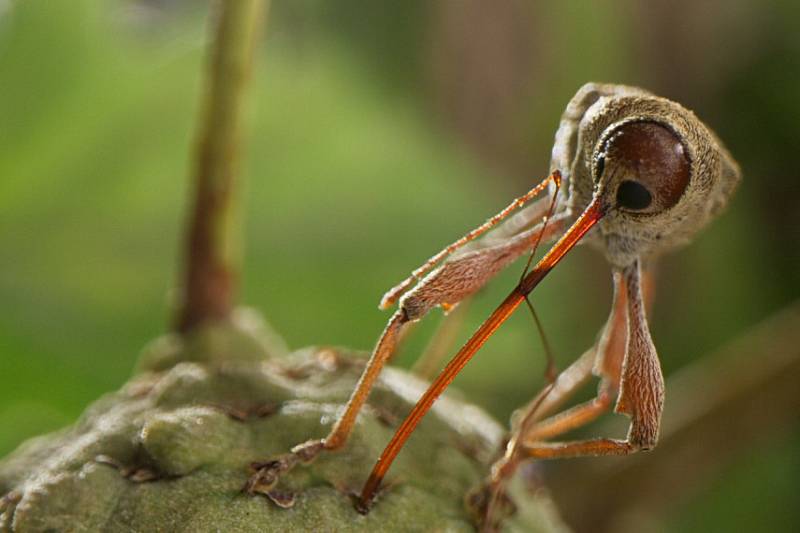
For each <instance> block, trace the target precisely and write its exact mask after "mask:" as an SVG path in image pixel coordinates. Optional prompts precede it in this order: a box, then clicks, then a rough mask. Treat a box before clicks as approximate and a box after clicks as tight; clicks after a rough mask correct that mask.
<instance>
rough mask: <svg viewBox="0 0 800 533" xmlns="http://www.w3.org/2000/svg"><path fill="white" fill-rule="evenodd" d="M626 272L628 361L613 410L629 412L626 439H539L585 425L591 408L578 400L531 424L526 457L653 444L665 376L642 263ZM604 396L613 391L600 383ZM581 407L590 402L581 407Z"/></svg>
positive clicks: (606, 451)
mask: <svg viewBox="0 0 800 533" xmlns="http://www.w3.org/2000/svg"><path fill="white" fill-rule="evenodd" d="M622 275H623V277H624V281H625V288H626V292H627V293H628V294H629V298H628V299H627V300H628V302H627V319H628V323H629V325H630V327H629V328H628V329H629V332H628V335H627V349H626V351H625V357H624V361H623V364H622V366H621V367H617V368H618V369H619V384H620V389H619V391H620V392H619V397H618V400H617V405H616V407H615V411H616V412H618V413H624V414H626V415H628V416H629V417H630V418H631V426H630V429H629V431H628V436H627V439H626V440H624V441H619V440H613V439H592V440H586V441H576V442H563V443H542V442H540V441H541V439H544V438H549V437H552V436H555V435H556V434H558V433H561V432H560V431H557V430H558V429H572V428H574V427H578V426H579V425H582V424H581V422H582V419H583V418H585V417H586V416H587V415H588V413H587V411H591V410H592V408H591V407H588V406H579V407H578V408H576V409H572V410H569V411H566V412H564V413H562V414H561V415H557V416H556V417H553V418H552V419H549V420H547V421H544V422H540V423H539V424H537V425H536V426H535V427H534V428H532V430H531V431H530V432H529V433H528V434H526V435H525V438H524V444H525V455H526V456H527V457H534V458H539V459H549V458H557V457H577V456H582V455H624V454H627V453H631V452H633V451H637V450H647V449H650V448H652V447H653V446H655V444H656V441H657V440H658V430H659V426H660V421H661V410H662V407H663V403H664V380H663V377H662V375H661V367H660V365H659V362H658V358H657V355H656V352H655V348H654V347H653V342H652V340H651V338H650V332H649V329H648V327H647V321H646V318H645V314H644V298H643V296H642V290H641V283H640V280H641V278H642V275H641V272H640V268H639V265H638V263H636V264H634V265H632V266H631V267H628V268H626V269H625V271H624V273H623V274H622ZM615 307H616V306H615ZM612 319H613V316H612ZM606 362H607V363H608V362H609V361H606ZM615 370H616V369H615ZM611 378H612V379H610V380H609V381H610V382H611V383H613V381H614V380H613V376H611ZM604 398H609V397H608V396H607V395H605V394H604V392H603V387H602V386H601V393H600V395H599V396H598V398H597V399H596V400H595V402H601V401H602V400H603V399H604ZM609 400H610V398H609ZM589 403H590V404H591V403H592V402H589ZM602 403H603V404H604V406H605V407H607V406H608V405H609V403H608V400H606V401H605V402H602ZM581 407H586V408H585V409H581ZM537 441H539V442H537Z"/></svg>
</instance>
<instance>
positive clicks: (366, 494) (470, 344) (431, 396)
mask: <svg viewBox="0 0 800 533" xmlns="http://www.w3.org/2000/svg"><path fill="white" fill-rule="evenodd" d="M604 214H605V212H604V210H603V208H602V206H601V204H600V202H599V200H597V199H595V200H593V201H592V202H591V203H590V205H589V206H587V208H586V210H585V211H584V212H583V213H582V214H581V216H579V217H578V219H577V220H576V221H575V223H574V224H573V225H572V226H571V227H570V228H569V230H567V231H566V232H565V233H564V235H562V237H561V238H560V239H559V240H558V242H557V243H556V244H555V245H554V246H553V247H552V248H551V249H550V250H549V251H548V252H547V253H546V254H545V255H544V257H543V258H542V259H541V260H540V261H539V263H538V264H537V265H536V267H535V268H534V269H533V270H532V271H531V272H530V273H528V274H527V275H526V276H525V278H524V279H523V280H522V281H521V282H520V283H519V285H517V287H516V288H515V289H514V290H513V291H512V292H511V294H509V295H508V296H507V297H506V299H505V300H504V301H503V303H501V304H500V305H499V306H498V307H497V309H495V311H494V312H493V313H492V314H491V315H490V316H489V318H488V319H486V321H485V322H484V323H483V324H482V325H481V326H480V327H479V328H478V330H477V331H476V332H475V333H474V334H473V336H472V337H471V338H470V339H469V340H468V341H467V343H466V344H465V345H464V346H463V347H462V348H461V350H459V352H458V353H457V354H456V355H455V356H454V357H453V359H452V360H451V361H450V362H449V363H448V364H447V366H446V367H445V368H444V370H443V371H442V372H441V374H439V377H438V378H437V379H436V380H435V381H434V382H433V383H432V384H431V386H430V387H429V388H428V390H427V391H426V392H425V394H424V395H423V396H422V398H420V399H419V401H418V402H417V404H416V405H415V406H414V408H413V409H412V410H411V413H409V415H408V416H407V417H406V419H405V420H404V421H403V423H402V424H401V425H400V427H399V428H398V429H397V431H396V432H395V434H394V436H393V437H392V440H391V441H390V442H389V444H388V445H387V446H386V449H385V450H384V451H383V453H382V454H381V457H380V459H379V460H378V462H377V463H376V464H375V467H374V468H373V470H372V473H371V474H370V477H369V478H368V479H367V482H366V483H365V484H364V488H363V490H362V492H361V498H360V502H359V510H360V511H362V512H367V511H368V509H369V508H370V506H371V505H372V501H373V499H374V497H375V494H376V492H377V490H378V487H379V486H380V483H381V481H382V479H383V477H384V475H385V474H386V472H387V471H388V469H389V466H391V464H392V462H393V461H394V458H395V457H396V456H397V454H398V453H399V452H400V449H401V448H402V447H403V445H404V444H405V441H406V440H407V439H408V437H409V436H410V435H411V433H412V432H413V431H414V429H415V428H416V426H417V425H418V424H419V422H420V421H421V420H422V418H423V417H424V416H425V414H426V413H427V412H428V410H429V409H430V408H431V406H432V405H433V403H434V402H435V401H436V399H437V398H438V397H439V395H441V394H442V392H444V390H445V389H446V388H447V386H448V385H450V383H451V382H452V381H453V379H455V377H456V375H457V374H458V373H459V372H460V371H461V369H462V368H464V366H465V365H466V364H467V362H469V360H470V359H471V358H472V356H473V355H475V353H476V352H477V351H478V350H479V349H480V348H481V347H482V346H483V345H484V344H485V343H486V341H487V340H488V339H489V337H490V336H491V335H492V334H493V333H494V332H495V331H496V330H497V328H499V327H500V325H501V324H502V323H503V322H505V320H506V319H508V317H509V316H511V314H512V313H513V312H514V310H515V309H516V308H517V307H519V305H520V304H521V303H522V302H523V301H524V300H525V297H526V296H527V295H528V294H530V292H531V291H532V290H533V289H534V288H535V287H536V286H537V285H538V284H539V282H541V280H542V279H544V277H545V276H546V275H547V274H548V273H549V272H550V270H552V269H553V268H554V267H555V265H556V264H557V263H558V262H559V261H560V260H561V259H562V258H563V257H564V255H565V254H566V253H567V252H568V251H569V250H570V249H572V247H573V246H575V244H577V243H578V241H580V239H581V238H582V237H583V236H584V235H585V234H586V232H588V231H589V230H590V229H591V228H592V227H593V226H594V225H595V224H596V223H597V222H598V221H599V220H600V219H601V218H602V217H603V215H604Z"/></svg>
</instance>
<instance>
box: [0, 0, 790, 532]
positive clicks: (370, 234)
mask: <svg viewBox="0 0 800 533" xmlns="http://www.w3.org/2000/svg"><path fill="white" fill-rule="evenodd" d="M207 7H208V6H207V4H206V3H205V2H194V1H192V2H190V1H182V2H179V1H156V0H147V1H145V0H141V1H132V0H115V1H105V2H100V1H99V0H97V1H88V0H80V1H63V0H61V1H50V2H43V1H38V2H37V1H28V2H13V1H8V0H0V302H2V305H1V306H0V456H2V455H5V454H6V453H7V452H9V451H11V450H12V449H13V448H14V447H16V446H17V445H18V444H19V443H20V442H21V441H22V440H24V439H26V438H28V437H30V436H33V435H35V434H37V433H41V432H44V431H50V430H53V429H56V428H58V427H61V426H63V425H65V424H68V423H70V422H71V421H73V420H74V419H75V418H76V417H77V415H78V414H79V413H80V412H81V410H82V409H83V408H84V407H85V406H86V405H87V404H88V403H90V402H91V401H92V400H93V399H95V398H97V396H98V395H100V394H102V393H103V392H106V391H110V390H113V389H115V388H117V387H118V386H119V385H121V384H122V383H123V382H124V381H125V380H126V378H127V377H128V376H129V375H130V373H131V369H132V367H133V365H134V362H135V360H136V358H137V354H138V352H139V350H140V349H141V347H142V346H143V345H144V344H145V343H146V342H147V341H148V340H150V339H152V338H154V337H155V336H157V335H159V334H160V333H162V332H163V331H164V330H165V328H166V327H167V326H168V324H169V320H170V313H171V309H172V300H171V299H172V298H173V296H174V291H173V287H174V285H175V283H176V279H177V272H178V265H179V255H178V254H179V247H180V237H181V235H180V233H181V225H182V222H183V219H184V215H185V211H186V205H187V198H188V193H189V191H188V169H189V164H188V161H189V151H190V148H191V145H192V139H193V128H194V125H195V112H196V109H197V97H198V95H199V92H200V84H201V74H202V67H203V53H204V45H205V42H206V37H207V31H206V15H207ZM798 21H800V4H798V3H797V2H791V1H788V0H787V1H783V2H778V1H776V2H764V1H761V0H731V1H725V0H713V1H708V2H693V1H691V0H678V1H673V2H667V1H666V0H660V1H654V2H647V3H645V2H635V1H633V0H628V1H619V2H613V3H606V2H602V3H601V2H597V3H594V2H557V1H541V2H521V1H502V2H481V1H478V0H463V1H459V0H450V1H436V2H427V1H423V0H414V1H406V2H391V3H390V2H371V1H368V0H341V1H339V2H330V1H323V0H284V1H276V2H273V4H272V6H271V9H270V13H269V21H268V23H267V25H266V28H265V31H264V37H263V39H262V40H261V45H260V50H259V53H258V56H257V64H256V70H255V74H254V79H253V84H252V91H251V94H250V99H249V111H250V112H249V116H248V130H249V132H250V138H249V140H248V142H247V145H246V150H245V164H244V174H245V176H244V177H245V186H244V190H243V194H244V196H245V217H244V218H245V232H246V237H245V249H246V257H245V264H244V272H243V276H242V287H241V300H242V301H243V302H244V303H245V304H247V305H249V306H253V307H255V308H257V309H259V310H260V311H262V312H263V313H264V314H265V316H266V317H267V318H268V320H269V321H270V322H271V323H272V325H273V326H274V327H275V328H276V329H277V330H278V331H279V332H280V333H282V334H283V335H284V337H285V339H286V340H287V342H288V344H289V345H290V346H291V347H292V348H297V347H301V346H305V345H309V344H332V345H347V346H352V347H357V348H362V349H364V350H368V349H370V348H371V346H372V343H373V342H374V341H375V339H376V338H377V335H378V333H379V332H380V331H381V329H382V327H383V325H384V322H385V320H386V318H387V314H385V313H381V312H379V311H378V310H377V309H376V305H377V302H378V300H379V298H380V296H381V295H382V294H383V291H384V290H386V289H387V288H389V287H391V286H392V285H393V284H394V283H396V282H397V281H399V280H401V279H402V278H403V277H405V275H406V274H407V273H408V272H409V271H410V270H411V269H412V268H414V267H416V266H417V265H418V264H419V263H420V262H421V261H422V260H423V259H425V258H427V257H428V256H429V255H430V254H432V253H433V252H435V251H436V250H438V249H439V248H440V247H441V246H442V245H444V244H446V243H448V242H450V241H452V240H453V239H454V238H455V237H457V236H459V235H461V234H462V233H463V232H465V231H466V230H467V229H470V228H472V227H473V226H475V225H477V224H478V223H479V222H481V221H482V220H484V219H485V218H487V217H488V216H490V215H491V214H493V213H494V212H496V211H497V210H499V209H500V208H501V207H503V206H504V205H506V204H507V203H508V201H509V200H510V199H511V198H513V197H515V196H518V195H519V194H521V193H523V192H525V191H527V190H528V188H530V186H531V185H532V183H534V182H538V181H539V180H540V179H541V178H542V177H544V175H545V173H546V171H547V168H548V161H549V152H550V148H551V145H552V137H553V134H554V133H555V129H556V127H557V124H558V118H559V115H560V114H561V112H562V110H563V108H564V106H565V104H566V103H567V101H568V100H569V98H570V97H571V96H572V95H573V93H574V92H575V91H576V90H577V89H578V87H580V86H581V85H582V84H583V83H584V82H586V81H611V82H618V83H628V84H633V85H640V86H643V87H646V88H648V89H651V90H652V91H654V92H656V93H657V94H661V95H663V96H667V97H669V98H671V99H674V100H677V101H680V102H681V103H683V104H685V105H686V106H687V107H690V108H692V109H694V110H695V111H696V112H697V113H698V115H699V116H700V117H701V118H703V119H704V120H705V121H706V122H707V123H708V124H709V125H711V126H712V127H713V128H714V129H715V130H716V131H717V133H718V134H719V136H720V137H721V138H722V139H723V140H724V141H725V142H726V144H727V145H728V148H729V149H730V150H731V152H732V153H733V154H734V156H735V157H736V158H737V159H738V160H739V162H740V163H741V165H742V167H743V171H744V182H743V183H742V186H741V188H740V189H739V192H738V193H737V195H736V197H735V198H734V200H733V202H732V204H731V205H730V206H729V209H728V211H727V212H726V213H725V214H724V215H723V216H722V217H721V218H720V219H719V220H717V221H715V222H714V223H713V225H712V226H711V227H709V228H708V229H707V230H706V231H704V232H703V233H702V235H701V236H700V237H699V238H698V239H696V241H695V242H694V243H693V244H692V245H691V246H690V247H688V248H686V249H685V250H682V251H680V252H679V253H676V254H673V255H671V256H669V257H666V258H664V260H663V261H661V263H660V268H659V279H658V289H659V290H658V292H657V301H656V306H655V308H654V316H653V320H652V330H653V335H654V339H655V342H656V345H657V346H658V349H659V353H660V355H661V359H662V362H663V366H664V370H665V374H666V375H667V376H669V375H670V374H672V373H673V372H675V371H676V370H677V369H680V368H682V367H685V366H686V365H689V364H691V362H692V361H693V360H695V359H698V358H701V357H702V356H703V355H704V354H705V353H708V352H710V351H712V350H713V349H714V348H716V347H718V346H720V345H722V344H724V343H725V342H726V341H728V340H730V339H732V338H734V337H736V336H738V335H742V334H744V333H745V332H746V331H747V329H748V328H749V327H751V326H753V325H754V324H756V323H758V322H759V321H760V320H761V319H763V318H765V317H766V316H768V315H770V314H771V313H773V312H775V311H776V310H778V309H780V308H782V307H784V306H786V305H787V304H789V303H790V302H792V301H793V300H795V299H796V298H797V297H798V295H800V271H799V267H800V230H799V229H798V228H800V209H798V208H797V207H796V204H797V202H798V201H800V185H798V183H800V182H799V181H798V178H797V170H796V168H797V163H796V150H797V142H798V140H800V105H799V104H798V103H797V95H798V94H800V24H798ZM521 268H522V265H518V266H515V267H512V268H511V269H510V271H509V272H507V273H505V274H504V275H502V276H501V277H500V278H499V279H498V280H497V281H496V282H495V283H493V284H492V286H491V287H490V288H488V289H487V290H486V291H484V292H483V293H481V294H480V295H479V296H478V297H477V298H476V301H475V303H474V304H473V305H472V306H471V308H470V312H469V318H468V320H467V322H468V324H467V325H465V327H464V334H466V332H467V330H469V329H471V328H473V327H474V326H475V325H477V324H478V323H479V322H480V320H481V319H482V318H483V317H484V316H485V315H486V314H487V313H488V312H489V311H490V310H491V309H492V308H493V306H494V305H495V304H496V303H497V302H499V300H500V299H501V298H502V297H503V296H504V295H505V293H506V292H507V291H508V290H509V289H510V287H511V286H512V285H513V284H514V282H515V279H516V277H517V276H518V275H519V272H520V270H521ZM534 301H535V303H536V304H537V309H538V311H539V313H540V316H541V317H542V320H543V322H544V325H545V328H546V331H547V334H548V336H549V339H550V342H551V343H552V344H553V347H554V350H555V352H556V355H557V358H558V362H559V365H560V366H561V367H563V366H566V365H567V364H568V363H569V362H570V361H571V360H573V359H574V358H575V357H576V356H577V355H578V354H579V353H581V352H582V350H583V349H584V348H586V347H587V346H589V345H590V344H591V343H592V342H593V341H594V338H595V335H596V334H597V331H598V330H599V328H600V326H601V324H602V323H603V321H604V319H605V317H606V315H607V313H608V310H609V306H610V276H609V271H608V268H607V267H606V265H605V264H604V262H603V260H602V258H600V257H599V256H598V255H597V254H596V253H594V252H593V251H591V250H585V249H579V250H577V251H576V252H574V253H573V254H571V256H570V257H569V258H568V259H566V260H565V262H564V264H563V266H561V267H559V268H558V269H557V270H556V271H554V272H553V274H552V275H551V276H550V277H549V278H548V280H547V281H546V282H545V283H544V284H543V285H542V286H541V287H540V288H539V289H537V292H536V295H535V300H534ZM439 315H440V313H433V315H432V317H431V318H429V319H428V320H427V321H425V322H424V323H423V324H422V325H421V326H420V327H418V328H417V329H416V330H415V332H414V334H413V336H412V337H411V338H410V339H409V341H408V343H407V344H406V346H405V348H404V350H403V353H402V354H401V356H400V359H399V364H401V365H410V364H411V363H412V362H413V360H414V356H415V354H416V353H419V351H420V349H421V348H422V347H424V345H425V343H426V341H427V339H428V338H429V337H430V334H431V333H432V332H433V331H434V329H435V326H436V323H437V322H438V321H439V318H440V317H439ZM758 356H759V354H753V357H756V358H757V357H758ZM543 367H544V361H543V357H542V350H541V349H540V341H539V340H538V338H537V335H536V332H535V330H534V328H533V327H532V325H531V322H530V317H528V316H526V315H525V314H524V313H518V315H517V316H515V317H513V318H512V320H511V321H510V323H509V324H508V325H507V326H506V327H504V328H503V329H502V330H501V332H500V333H499V334H498V335H496V336H495V337H494V338H493V339H492V340H491V341H490V343H489V344H488V345H487V346H486V348H485V349H484V350H483V351H482V352H481V353H480V354H479V356H478V357H476V359H475V360H474V362H472V363H471V364H470V365H469V366H468V367H467V369H466V370H465V371H464V373H463V376H461V377H459V379H458V382H457V383H458V388H459V389H460V390H461V391H462V392H463V393H464V394H465V395H468V396H469V398H470V399H472V400H473V401H474V402H475V403H477V404H479V405H482V406H484V407H486V408H487V409H488V410H489V411H491V412H492V413H494V414H495V415H497V416H498V417H499V418H500V419H501V420H507V418H508V416H509V414H510V412H511V411H512V410H513V409H514V407H516V406H519V405H520V404H522V403H523V402H525V400H526V399H528V398H530V397H531V396H532V395H533V394H534V393H535V391H537V390H538V388H539V387H540V386H541V384H542V381H543V378H542V371H543ZM735 371H736V369H735V368H733V369H731V372H735ZM798 377H800V376H798ZM589 392H591V391H589ZM667 395H668V400H667V409H669V390H668V391H667ZM775 408H776V409H780V406H776V407H775ZM796 420H797V419H796V418H795V421H796ZM779 429H780V430H779V431H775V432H774V433H773V434H771V435H770V438H768V439H763V440H762V441H759V444H758V447H755V446H753V447H748V448H747V449H745V450H742V451H741V452H740V453H738V454H737V459H736V461H734V462H732V463H730V464H728V465H727V466H726V468H725V469H724V472H723V473H722V474H721V475H719V476H716V477H715V478H714V479H712V480H710V481H708V482H707V483H705V484H704V486H703V487H702V488H701V489H699V490H696V491H694V492H693V493H692V497H691V499H690V501H689V503H686V504H685V505H681V506H680V507H678V508H677V509H672V510H671V511H670V512H669V513H665V514H664V516H662V517H661V518H660V522H657V526H658V528H663V529H666V530H676V531H677V530H680V531H689V530H691V531H708V530H720V531H721V530H745V529H755V530H770V531H795V530H797V529H798V528H799V527H800V514H799V511H798V509H797V494H798V492H800V459H799V458H798V455H799V454H798V452H800V427H799V426H798V425H797V424H796V423H795V424H794V425H793V426H791V427H785V428H779ZM724 430H725V429H724V428H720V431H724ZM732 438H735V436H732ZM612 511H613V510H612ZM610 512H611V511H610ZM651 525H652V524H651Z"/></svg>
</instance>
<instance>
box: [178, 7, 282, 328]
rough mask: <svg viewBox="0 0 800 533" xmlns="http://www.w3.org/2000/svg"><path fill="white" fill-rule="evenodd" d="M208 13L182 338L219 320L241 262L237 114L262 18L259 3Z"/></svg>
mask: <svg viewBox="0 0 800 533" xmlns="http://www.w3.org/2000/svg"><path fill="white" fill-rule="evenodd" d="M215 7H216V10H215V11H214V12H213V14H212V26H213V41H212V43H211V46H210V48H209V58H208V60H209V61H208V66H207V70H206V83H205V94H204V96H203V101H202V106H201V111H200V123H199V127H198V131H197V144H196V146H195V153H194V168H193V174H194V184H193V194H194V198H193V206H192V210H191V212H190V218H189V223H188V224H189V225H188V233H187V239H186V243H185V246H186V248H185V251H184V271H183V277H182V283H181V297H180V301H179V304H178V305H179V308H178V313H177V317H176V320H175V328H176V329H177V330H178V331H180V332H182V333H186V332H189V331H191V330H192V329H193V328H195V327H196V326H197V325H199V324H201V323H203V322H208V321H215V320H224V319H226V318H227V317H229V315H230V313H231V310H232V308H233V305H234V299H235V293H236V286H237V277H238V270H239V263H240V257H241V252H240V246H239V230H238V227H239V224H238V216H237V213H238V210H237V199H236V195H235V184H236V176H237V174H238V170H239V155H240V149H241V140H242V133H241V130H242V111H243V106H244V95H245V93H246V89H247V85H248V79H249V77H250V72H251V70H252V61H253V48H254V44H255V41H256V36H257V34H258V27H259V25H260V22H261V19H262V18H263V14H264V13H265V11H266V7H265V2H264V0H221V1H219V2H218V3H217V4H216V5H215Z"/></svg>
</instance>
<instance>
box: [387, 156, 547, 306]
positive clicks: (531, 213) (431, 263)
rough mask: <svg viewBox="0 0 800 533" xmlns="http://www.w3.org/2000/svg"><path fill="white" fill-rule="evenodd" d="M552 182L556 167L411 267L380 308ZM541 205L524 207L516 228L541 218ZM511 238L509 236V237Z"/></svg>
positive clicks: (545, 203) (544, 205)
mask: <svg viewBox="0 0 800 533" xmlns="http://www.w3.org/2000/svg"><path fill="white" fill-rule="evenodd" d="M551 181H552V182H554V183H555V184H556V187H557V188H558V187H560V185H561V173H560V172H559V171H558V170H554V171H553V172H552V174H550V175H549V176H548V177H547V178H545V179H544V180H543V181H542V182H541V183H539V184H538V185H536V186H535V187H534V188H532V189H531V190H530V191H528V192H527V193H525V194H524V195H522V196H520V197H519V198H516V199H515V200H514V201H513V202H511V203H510V204H509V205H508V206H506V208H505V209H503V210H501V211H500V212H499V213H497V214H496V215H494V216H493V217H491V218H490V219H488V220H487V221H486V222H484V223H483V224H481V225H480V226H478V227H477V228H475V229H473V230H472V231H470V232H469V233H467V234H466V235H464V236H463V237H461V238H460V239H458V240H456V241H455V242H453V243H452V244H450V245H449V246H447V247H445V248H443V249H442V250H440V251H439V252H438V253H436V254H435V255H433V256H432V257H431V258H430V259H428V260H427V261H425V263H423V264H422V265H421V266H420V267H418V268H417V269H416V270H414V271H413V272H412V273H411V275H410V276H409V277H407V278H406V279H405V280H403V281H401V282H400V283H398V284H397V285H396V286H395V287H393V288H392V289H390V290H389V291H388V292H387V293H386V294H385V295H384V296H383V298H382V299H381V303H380V308H381V309H388V308H389V307H391V306H392V305H394V304H395V303H396V302H397V301H398V300H399V299H400V297H401V296H402V295H403V293H405V292H406V291H407V290H409V289H410V288H411V287H412V286H413V285H414V284H415V283H417V282H418V281H420V280H421V279H422V277H423V276H425V275H426V274H427V273H428V272H430V271H431V270H433V268H434V267H435V266H436V265H437V264H438V263H439V262H440V261H442V260H443V259H444V258H446V257H447V256H449V255H451V254H452V253H453V252H455V251H456V250H458V249H459V248H462V247H463V246H465V245H466V244H467V243H469V242H471V241H473V240H475V239H477V238H478V237H480V236H481V235H483V234H484V233H486V232H487V231H489V230H490V229H492V228H494V227H495V226H497V224H499V223H500V222H502V221H503V220H505V219H506V218H507V217H508V216H509V215H510V214H511V213H513V212H514V211H516V210H517V209H519V208H521V207H522V206H523V205H525V204H526V203H528V202H529V201H531V200H532V199H533V198H535V197H536V196H538V195H540V194H541V193H542V192H543V191H544V190H545V189H546V188H547V186H548V185H549V184H550V182H551ZM540 203H541V205H538V206H531V208H529V209H526V210H525V211H524V213H520V215H524V217H523V218H521V219H519V218H515V219H514V222H515V224H514V225H515V227H524V226H525V225H528V224H530V222H531V221H534V220H537V219H541V217H542V216H544V214H545V213H546V211H547V208H548V206H549V203H550V202H549V201H547V202H540ZM509 237H510V236H509Z"/></svg>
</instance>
